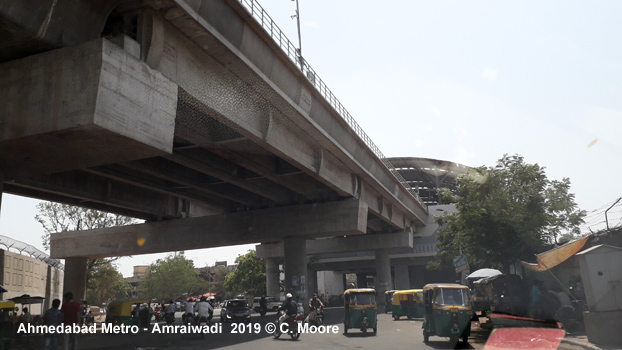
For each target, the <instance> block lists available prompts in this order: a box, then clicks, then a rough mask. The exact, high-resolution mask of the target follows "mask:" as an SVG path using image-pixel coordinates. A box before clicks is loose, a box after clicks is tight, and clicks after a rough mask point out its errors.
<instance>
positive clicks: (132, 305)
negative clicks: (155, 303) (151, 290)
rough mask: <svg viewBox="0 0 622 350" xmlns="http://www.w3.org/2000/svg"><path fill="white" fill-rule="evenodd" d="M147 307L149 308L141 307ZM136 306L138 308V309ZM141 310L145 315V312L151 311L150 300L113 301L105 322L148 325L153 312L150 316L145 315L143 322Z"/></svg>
mask: <svg viewBox="0 0 622 350" xmlns="http://www.w3.org/2000/svg"><path fill="white" fill-rule="evenodd" d="M145 305H146V306H145ZM145 307H146V308H147V309H146V310H144V309H141V308H145ZM136 308H138V310H136ZM137 311H138V312H137ZM141 311H142V315H145V312H147V313H149V311H150V310H149V300H115V301H111V302H110V304H108V311H107V312H106V321H105V322H106V323H113V324H114V325H121V324H124V325H128V326H133V325H136V326H139V327H148V326H149V323H150V321H151V313H149V316H148V318H147V317H143V322H142V323H141V322H140V320H141V317H140V316H141ZM145 322H147V324H146V325H145V324H143V323H145Z"/></svg>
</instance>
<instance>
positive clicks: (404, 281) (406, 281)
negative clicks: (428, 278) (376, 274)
mask: <svg viewBox="0 0 622 350" xmlns="http://www.w3.org/2000/svg"><path fill="white" fill-rule="evenodd" d="M393 269H394V271H395V289H399V290H403V289H410V276H409V275H408V265H395V267H394V268H393Z"/></svg>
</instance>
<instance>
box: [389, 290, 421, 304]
mask: <svg viewBox="0 0 622 350" xmlns="http://www.w3.org/2000/svg"><path fill="white" fill-rule="evenodd" d="M408 300H410V301H414V302H420V303H422V302H423V289H407V290H398V291H396V292H395V293H393V305H400V301H408Z"/></svg>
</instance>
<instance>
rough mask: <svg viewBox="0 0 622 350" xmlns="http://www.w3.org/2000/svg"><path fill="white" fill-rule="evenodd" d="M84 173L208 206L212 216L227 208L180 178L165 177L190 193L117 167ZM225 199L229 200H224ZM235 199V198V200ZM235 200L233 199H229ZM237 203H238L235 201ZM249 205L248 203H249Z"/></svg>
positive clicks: (86, 170) (96, 168)
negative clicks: (184, 187) (186, 187)
mask: <svg viewBox="0 0 622 350" xmlns="http://www.w3.org/2000/svg"><path fill="white" fill-rule="evenodd" d="M84 171H85V172H88V173H91V174H95V175H99V176H102V177H106V178H109V179H113V180H116V181H119V182H124V183H127V184H130V185H133V186H137V187H142V188H145V189H148V190H152V191H155V192H159V193H162V194H166V195H171V196H175V197H178V198H181V199H187V200H189V201H194V202H197V203H201V204H203V205H205V206H208V207H210V208H212V209H213V210H214V212H213V214H216V213H220V212H222V209H221V208H226V207H227V206H228V203H229V202H227V201H224V200H219V199H218V198H213V197H206V196H203V194H214V193H213V191H210V190H208V189H205V188H204V187H197V186H191V185H189V184H188V183H187V182H186V181H184V180H183V179H182V178H179V177H178V178H170V177H168V178H167V177H165V176H163V178H167V179H169V180H170V181H173V180H175V181H176V183H178V184H180V185H184V186H188V187H190V188H191V191H187V190H182V189H174V188H171V186H170V184H163V183H162V181H156V180H157V179H153V178H151V177H150V178H147V176H146V175H145V173H147V172H146V171H145V172H144V173H140V172H136V171H132V170H130V169H126V168H123V167H121V166H117V165H110V166H105V167H95V168H87V169H84ZM161 174H162V173H159V174H150V175H152V176H155V175H161ZM225 199H230V198H226V197H225ZM236 199H237V198H236ZM230 200H235V199H230ZM236 202H239V201H236ZM249 203H250V202H249Z"/></svg>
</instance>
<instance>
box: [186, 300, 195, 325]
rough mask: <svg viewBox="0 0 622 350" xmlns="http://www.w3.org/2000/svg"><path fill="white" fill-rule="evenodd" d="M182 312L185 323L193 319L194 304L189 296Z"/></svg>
mask: <svg viewBox="0 0 622 350" xmlns="http://www.w3.org/2000/svg"><path fill="white" fill-rule="evenodd" d="M184 313H185V315H186V321H185V322H186V323H190V322H192V321H193V320H194V305H193V304H192V300H191V299H190V298H188V302H187V303H186V305H185V310H184Z"/></svg>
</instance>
